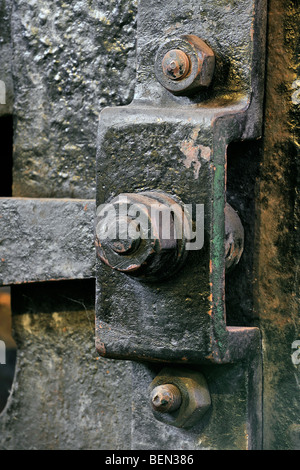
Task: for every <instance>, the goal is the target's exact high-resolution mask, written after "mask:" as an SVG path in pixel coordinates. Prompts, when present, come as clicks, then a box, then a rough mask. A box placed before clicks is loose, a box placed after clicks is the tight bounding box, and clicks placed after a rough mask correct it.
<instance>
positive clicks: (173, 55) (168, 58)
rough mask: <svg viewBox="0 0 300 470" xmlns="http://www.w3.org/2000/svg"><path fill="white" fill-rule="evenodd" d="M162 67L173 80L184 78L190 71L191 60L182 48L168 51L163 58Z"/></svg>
mask: <svg viewBox="0 0 300 470" xmlns="http://www.w3.org/2000/svg"><path fill="white" fill-rule="evenodd" d="M162 69H163V72H164V74H165V75H166V77H168V78H170V79H171V80H182V79H183V78H184V77H185V76H186V75H187V74H188V72H189V69H190V61H189V58H188V56H187V55H186V53H185V52H183V51H181V50H180V49H172V50H171V51H168V52H167V53H166V55H165V56H164V58H163V60H162Z"/></svg>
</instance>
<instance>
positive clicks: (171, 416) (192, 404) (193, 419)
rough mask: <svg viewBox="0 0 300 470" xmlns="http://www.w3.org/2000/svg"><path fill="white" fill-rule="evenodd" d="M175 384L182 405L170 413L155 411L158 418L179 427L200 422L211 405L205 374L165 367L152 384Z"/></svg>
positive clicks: (151, 388)
mask: <svg viewBox="0 0 300 470" xmlns="http://www.w3.org/2000/svg"><path fill="white" fill-rule="evenodd" d="M164 384H172V385H175V386H176V387H177V388H178V389H179V391H180V393H181V406H180V408H179V409H178V410H176V411H174V412H170V413H160V412H158V411H153V414H154V416H155V418H156V419H158V420H159V421H162V422H164V423H166V424H169V425H172V426H176V427H178V428H185V429H187V428H191V427H192V426H194V425H195V424H197V423H198V422H199V420H200V419H201V418H202V417H203V415H204V414H205V413H206V412H207V410H208V409H209V407H210V406H211V398H210V393H209V389H208V385H207V382H206V379H205V377H204V376H203V374H201V373H199V372H196V371H194V370H189V369H185V368H164V369H163V370H162V371H161V372H160V373H159V374H158V375H157V377H155V379H154V380H153V381H152V382H151V385H150V394H151V392H152V390H153V389H154V388H156V387H158V386H159V385H164Z"/></svg>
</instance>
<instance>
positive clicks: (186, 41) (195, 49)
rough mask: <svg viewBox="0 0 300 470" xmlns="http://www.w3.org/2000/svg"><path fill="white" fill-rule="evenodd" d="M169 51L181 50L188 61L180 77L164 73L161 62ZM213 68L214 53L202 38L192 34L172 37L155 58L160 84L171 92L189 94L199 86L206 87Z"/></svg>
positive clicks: (156, 72)
mask: <svg viewBox="0 0 300 470" xmlns="http://www.w3.org/2000/svg"><path fill="white" fill-rule="evenodd" d="M170 51H181V52H183V53H184V54H185V55H186V56H187V58H188V61H189V70H188V71H187V72H185V73H184V74H183V75H182V78H180V77H179V78H178V79H174V77H173V78H172V77H170V76H168V74H166V73H165V69H164V67H163V62H164V58H165V56H166V55H167V54H168V53H170ZM214 69H215V55H214V52H213V51H212V49H211V48H210V47H209V46H208V45H207V44H206V43H205V42H204V41H202V39H200V38H198V37H197V36H195V35H193V34H187V35H185V36H181V37H180V38H176V39H172V40H170V41H168V42H166V43H165V44H163V45H162V46H161V47H160V48H159V50H158V53H157V56H156V60H155V74H156V78H157V80H158V81H159V82H160V84H161V85H162V86H163V87H165V88H166V89H167V90H169V91H170V92H172V93H173V94H175V95H176V94H178V95H179V94H189V93H191V92H195V91H197V90H198V89H199V88H202V87H208V86H209V85H210V83H211V81H212V78H213V74H214Z"/></svg>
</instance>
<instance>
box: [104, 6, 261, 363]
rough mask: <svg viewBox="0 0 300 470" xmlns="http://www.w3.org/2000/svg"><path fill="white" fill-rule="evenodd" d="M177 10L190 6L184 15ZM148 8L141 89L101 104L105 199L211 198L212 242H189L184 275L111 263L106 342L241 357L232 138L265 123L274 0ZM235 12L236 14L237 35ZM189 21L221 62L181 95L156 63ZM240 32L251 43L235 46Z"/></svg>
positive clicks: (162, 354)
mask: <svg viewBox="0 0 300 470" xmlns="http://www.w3.org/2000/svg"><path fill="white" fill-rule="evenodd" d="M170 9H172V10H174V11H180V21H178V22H176V21H175V19H174V17H170V15H169V11H170ZM149 11H151V12H153V11H154V12H155V16H154V17H153V15H150V14H149ZM191 12H193V14H191ZM217 12H218V15H219V16H218V15H217ZM139 15H140V20H139V31H138V32H140V34H138V69H137V87H136V91H135V99H134V101H133V103H132V104H131V105H130V106H127V107H119V108H107V109H105V110H103V111H102V113H101V115H100V128H99V140H98V155H97V181H98V182H97V198H96V203H97V205H100V204H103V203H104V202H106V201H107V200H110V199H111V198H113V197H115V196H116V195H117V194H120V193H128V192H130V193H136V194H138V193H139V192H143V191H145V190H151V191H157V190H160V191H164V192H166V193H168V194H169V195H171V196H172V195H174V196H177V197H179V198H180V199H181V201H183V203H184V204H192V205H193V207H194V208H196V206H197V204H203V205H204V210H205V223H204V231H205V235H204V246H203V248H202V249H201V250H199V249H198V250H195V251H190V252H189V253H188V259H187V262H186V263H185V264H184V265H183V267H182V269H181V270H180V271H179V272H178V273H176V275H175V276H173V277H172V278H171V279H169V280H168V281H166V282H161V283H157V284H153V285H151V286H150V285H146V284H145V283H138V282H136V280H134V279H129V278H128V276H125V275H124V274H122V273H116V272H112V271H111V269H109V268H108V267H107V266H100V265H99V266H98V268H97V282H98V291H97V292H98V294H97V309H96V317H97V319H96V336H97V347H98V351H99V352H100V354H101V355H104V356H106V357H113V358H125V359H129V358H139V359H141V358H142V359H144V360H146V359H148V360H163V361H171V362H185V363H187V362H193V363H199V362H206V361H208V362H209V361H212V362H222V361H225V362H227V361H232V360H233V355H232V352H231V347H232V335H231V333H230V332H229V331H228V329H227V328H226V319H225V304H224V293H225V292H224V291H225V286H224V275H225V247H224V239H225V203H226V196H225V191H226V186H225V180H226V164H227V162H226V149H227V145H228V144H229V143H230V142H231V141H233V140H239V139H245V138H257V137H258V136H259V135H260V132H261V120H262V96H263V69H264V66H263V58H264V57H263V50H264V47H263V46H264V25H265V15H266V10H265V3H264V2H260V1H258V2H254V4H253V2H252V1H250V0H249V1H248V0H245V1H244V2H241V3H239V5H236V4H235V5H234V6H232V7H230V8H228V5H227V2H218V5H217V7H216V5H212V4H211V2H203V4H202V6H201V15H203V17H205V22H204V21H203V22H201V21H199V15H200V11H199V4H198V2H189V3H182V2H178V1H177V0H174V1H172V2H171V3H170V4H169V3H168V4H166V5H165V7H164V8H162V5H161V3H160V2H157V3H156V2H154V3H152V4H151V8H150V7H149V6H148V4H146V2H144V1H141V2H140V6H139ZM227 15H230V17H231V18H234V26H233V29H232V30H230V34H229V29H228V28H229V25H230V21H229V20H228V16H227ZM150 17H151V18H150ZM216 17H217V18H219V23H218V28H216V27H215V23H214V22H215V20H216ZM157 24H160V25H162V24H163V25H164V27H163V29H161V28H157V29H156V28H155V25H157ZM237 24H240V27H239V28H236V27H235V26H236V25H237ZM187 30H188V31H193V33H194V34H196V35H197V36H198V37H201V38H203V39H204V40H205V41H206V42H207V43H208V44H209V45H210V47H211V48H212V50H213V51H214V53H215V55H216V57H217V64H216V71H215V79H214V80H213V83H212V85H211V87H210V88H209V90H206V91H203V92H199V93H196V94H194V95H191V96H189V97H185V96H180V97H179V96H174V95H173V94H172V93H170V92H169V91H167V90H166V89H165V88H164V87H163V86H161V84H160V83H159V82H158V81H157V79H156V77H155V74H154V73H153V64H155V60H156V53H157V49H158V48H159V47H160V45H161V44H165V43H166V41H167V40H172V38H175V37H178V36H183V35H184V34H186V33H187V32H188V31H187ZM153 31H154V32H155V34H154V33H153ZM233 38H234V41H235V42H236V43H237V44H243V48H242V50H241V49H240V48H239V47H236V48H232V47H229V42H230V43H232V41H233ZM226 61H227V63H229V69H228V70H227V73H226V79H225V80H224V70H223V72H221V70H222V67H223V66H224V65H225V62H226ZM233 70H235V73H234V74H233V73H231V72H233ZM230 71H231V72H230ZM194 222H195V218H194ZM141 299H142V301H141ZM187 318H188V321H187ZM235 334H236V335H238V332H236V333H235ZM243 334H244V332H242V331H241V342H242V338H243Z"/></svg>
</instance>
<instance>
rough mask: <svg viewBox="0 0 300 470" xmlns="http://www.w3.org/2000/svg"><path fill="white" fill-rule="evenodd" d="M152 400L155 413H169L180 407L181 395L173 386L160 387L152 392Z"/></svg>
mask: <svg viewBox="0 0 300 470" xmlns="http://www.w3.org/2000/svg"><path fill="white" fill-rule="evenodd" d="M150 400H151V405H152V407H153V409H154V410H155V411H159V412H160V413H169V412H171V411H175V410H177V409H178V408H179V407H180V405H181V393H180V390H179V389H178V388H177V387H176V386H175V385H173V384H164V385H159V386H157V387H155V388H154V389H153V390H152V393H151V397H150Z"/></svg>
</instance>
